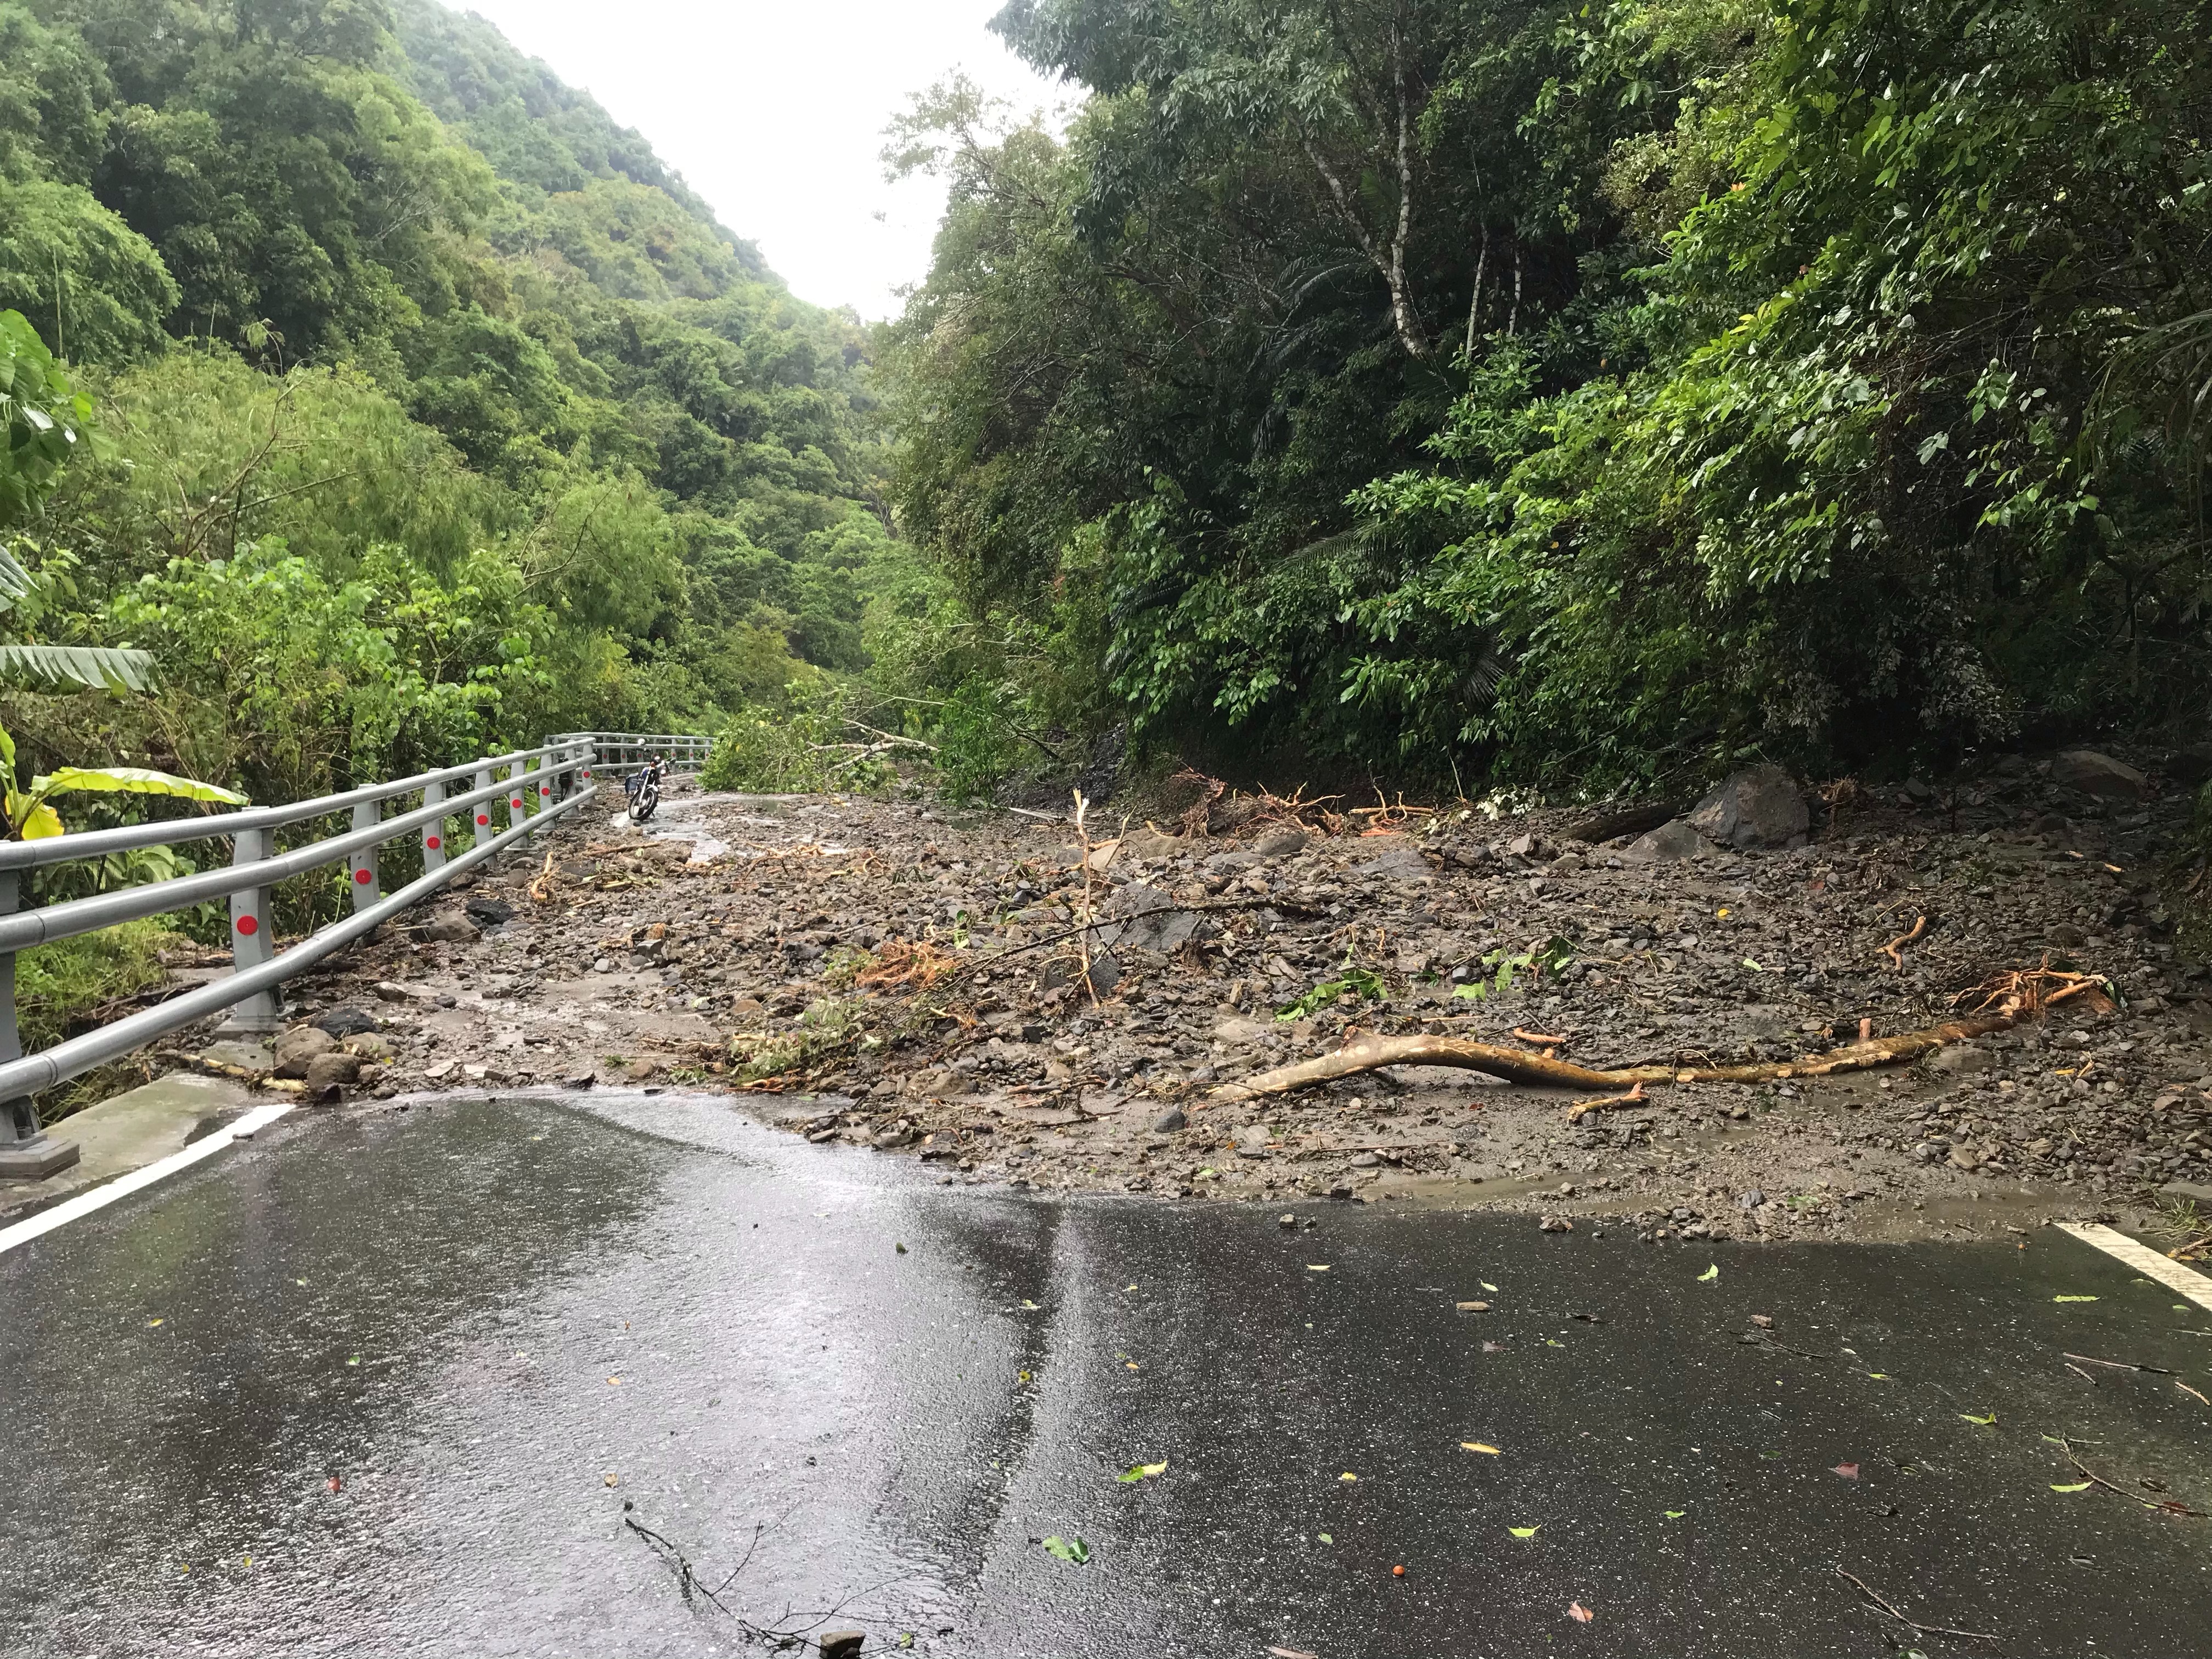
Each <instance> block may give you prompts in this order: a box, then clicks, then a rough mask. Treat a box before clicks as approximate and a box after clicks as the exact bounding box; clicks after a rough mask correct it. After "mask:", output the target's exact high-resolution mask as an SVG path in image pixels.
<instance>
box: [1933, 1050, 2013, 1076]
mask: <svg viewBox="0 0 2212 1659" xmlns="http://www.w3.org/2000/svg"><path fill="white" fill-rule="evenodd" d="M1996 1063H1997V1061H1996V1055H1995V1054H1991V1053H1990V1051H1989V1050H1988V1049H1986V1048H1971V1047H1969V1046H1967V1045H1966V1044H1965V1043H1955V1042H1954V1043H1947V1044H1945V1045H1944V1046H1943V1047H1942V1048H1938V1049H1937V1050H1936V1052H1935V1053H1934V1054H1931V1055H1930V1056H1929V1060H1928V1069H1929V1071H1931V1072H1942V1073H1946V1074H1962V1073H1969V1072H1986V1071H1988V1070H1989V1069H1990V1067H1991V1066H1995V1065H1996Z"/></svg>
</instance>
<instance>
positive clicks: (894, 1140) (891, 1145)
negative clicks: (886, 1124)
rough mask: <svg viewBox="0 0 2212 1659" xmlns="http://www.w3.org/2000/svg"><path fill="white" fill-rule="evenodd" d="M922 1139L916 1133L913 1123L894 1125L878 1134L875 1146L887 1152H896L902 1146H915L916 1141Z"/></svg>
mask: <svg viewBox="0 0 2212 1659" xmlns="http://www.w3.org/2000/svg"><path fill="white" fill-rule="evenodd" d="M919 1139H921V1136H920V1135H918V1134H916V1133H915V1131H914V1125H912V1124H911V1123H906V1122H899V1123H894V1124H892V1125H891V1127H890V1128H888V1129H884V1130H882V1131H880V1132H878V1134H877V1136H876V1138H875V1143H874V1144H875V1145H876V1146H880V1147H882V1148H883V1149H884V1151H885V1152H896V1151H897V1150H898V1149H899V1148H900V1147H902V1146H913V1145H914V1143H915V1141H917V1140H919Z"/></svg>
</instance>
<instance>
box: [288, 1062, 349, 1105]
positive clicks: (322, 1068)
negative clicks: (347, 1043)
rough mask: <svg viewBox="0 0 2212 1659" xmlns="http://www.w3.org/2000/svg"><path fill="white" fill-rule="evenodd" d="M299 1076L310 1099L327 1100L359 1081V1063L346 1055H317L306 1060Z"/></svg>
mask: <svg viewBox="0 0 2212 1659" xmlns="http://www.w3.org/2000/svg"><path fill="white" fill-rule="evenodd" d="M300 1076H301V1080H302V1081H304V1082H305V1083H306V1084H307V1093H308V1095H309V1096H310V1097H313V1098H314V1099H316V1100H327V1099H329V1098H330V1097H331V1096H333V1095H335V1094H337V1091H339V1090H340V1089H342V1088H344V1087H345V1086H347V1085H349V1084H354V1083H357V1082H359V1081H360V1080H361V1061H360V1060H358V1059H356V1057H355V1056H354V1055H352V1054H338V1053H331V1054H317V1055H315V1056H314V1058H313V1059H312V1060H308V1062H307V1066H306V1067H305V1068H304V1069H303V1070H302V1071H301V1073H300Z"/></svg>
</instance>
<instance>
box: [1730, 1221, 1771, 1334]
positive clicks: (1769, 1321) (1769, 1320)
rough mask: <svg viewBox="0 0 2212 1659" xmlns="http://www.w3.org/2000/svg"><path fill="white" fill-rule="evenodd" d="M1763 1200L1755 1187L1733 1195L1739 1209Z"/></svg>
mask: <svg viewBox="0 0 2212 1659" xmlns="http://www.w3.org/2000/svg"><path fill="white" fill-rule="evenodd" d="M1765 1202H1766V1194H1765V1193H1763V1192H1761V1191H1759V1188H1756V1187H1753V1188H1751V1189H1750V1190H1749V1191H1748V1192H1741V1193H1738V1194H1736V1195H1735V1203H1736V1207H1737V1208H1738V1209H1740V1210H1755V1209H1757V1208H1758V1207H1759V1206H1760V1205H1762V1204H1764V1203H1765ZM1768 1323H1769V1324H1771V1323H1772V1321H1771V1320H1769V1321H1768Z"/></svg>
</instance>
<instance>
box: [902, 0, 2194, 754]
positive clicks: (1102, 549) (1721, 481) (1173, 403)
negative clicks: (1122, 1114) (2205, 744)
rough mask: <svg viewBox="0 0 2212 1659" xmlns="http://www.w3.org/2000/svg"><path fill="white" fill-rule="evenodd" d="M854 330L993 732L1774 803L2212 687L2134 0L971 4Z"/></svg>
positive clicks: (2163, 706)
mask: <svg viewBox="0 0 2212 1659" xmlns="http://www.w3.org/2000/svg"><path fill="white" fill-rule="evenodd" d="M994 27H996V28H997V29H998V30H999V31H1000V33H1001V34H1003V35H1004V36H1005V37H1006V40H1008V41H1009V42H1010V43H1011V44H1012V45H1013V46H1015V47H1016V49H1018V51H1019V52H1021V53H1023V55H1024V56H1025V57H1027V58H1029V59H1030V61H1031V62H1033V63H1034V64H1036V65H1037V66H1038V67H1039V68H1041V69H1042V70H1048V71H1049V72H1052V73H1055V74H1057V75H1060V76H1063V77H1065V78H1066V80H1067V81H1068V82H1071V83H1072V84H1073V86H1074V87H1075V88H1079V89H1080V90H1081V91H1082V92H1083V93H1084V94H1085V103H1084V105H1083V107H1082V109H1081V112H1080V114H1079V117H1078V118H1077V119H1076V120H1075V122H1074V124H1073V127H1072V128H1071V129H1070V130H1069V131H1068V132H1067V133H1066V137H1065V138H1064V140H1063V139H1061V138H1059V137H1054V135H1053V134H1051V133H1050V132H1048V131H1046V130H1045V129H1043V128H1042V127H1041V126H1040V125H1036V124H1034V123H1029V124H1023V123H1018V122H1015V121H1012V120H1010V119H1009V118H1007V117H1006V113H1005V112H994V111H992V110H990V109H989V108H987V106H985V105H984V103H983V102H982V100H980V99H978V98H977V97H976V96H975V94H974V93H973V91H972V89H970V88H965V87H963V86H961V85H958V84H957V83H955V84H952V85H949V86H947V87H945V88H939V91H938V92H937V93H936V94H933V95H932V96H931V97H929V98H927V99H924V100H921V101H920V103H919V104H918V105H917V106H916V109H915V113H914V116H913V118H912V119H911V120H910V121H909V122H908V125H907V130H906V131H904V133H903V134H902V137H901V142H900V148H899V151H898V154H897V156H896V159H897V160H898V161H900V162H901V163H902V164H903V165H906V166H908V167H927V168H933V169H935V170H938V171H939V172H941V173H944V174H945V175H946V176H947V177H949V179H950V180H951V185H952V206H951V211H950V214H949V216H948V217H947V219H946V222H945V227H944V229H943V232H942V234H941V235H940V238H939V243H938V246H937V252H936V260H935V265H934V269H933V271H932V273H931V275H930V276H929V278H928V281H927V283H926V284H925V285H924V286H923V287H922V289H921V290H920V292H919V293H918V294H917V295H915V300H914V302H913V304H912V305H911V306H910V307H909V308H908V312H907V314H906V316H905V318H904V319H903V320H902V322H901V323H900V325H898V326H897V329H896V354H895V355H896V366H897V368H898V370H899V374H898V376H897V378H896V386H897V387H898V391H897V397H898V399H899V415H898V437H899V446H900V464H899V469H898V485H897V493H898V499H899V501H900V505H901V508H902V513H903V515H904V522H905V524H906V526H907V527H908V529H909V530H910V531H911V532H912V533H914V534H915V536H916V537H917V538H920V539H921V540H922V541H923V543H924V544H926V545H927V547H928V548H929V549H930V550H933V553H934V554H935V555H936V556H938V557H939V559H941V560H942V561H943V562H944V563H945V566H946V568H948V569H949V570H950V571H951V573H953V574H955V575H956V576H957V580H959V583H960V585H961V587H962V591H963V594H964V595H965V596H966V602H967V604H968V605H969V607H970V608H971V609H972V610H973V611H975V612H976V613H977V614H979V615H988V616H990V617H994V619H995V620H994V629H995V632H996V634H997V635H998V636H999V637H1000V638H1002V639H1004V640H1006V641H1008V642H1009V643H1008V645H1007V647H1006V651H1007V659H1008V661H1010V662H1012V661H1015V660H1024V661H1025V662H1026V664H1027V666H1026V667H1025V669H1024V672H1023V673H1022V674H1021V675H1020V676H1019V678H1020V681H1021V683H1022V684H1024V685H1025V686H1030V687H1036V688H1039V690H1036V691H1035V692H1025V693H1024V696H1026V697H1027V698H1028V702H1026V703H1024V702H1022V701H1021V700H1020V699H1012V700H1008V701H1006V702H1005V704H1004V706H1005V707H1006V708H1007V709H1008V710H1009V711H1010V712H1009V714H1008V718H1009V719H1010V720H1020V719H1022V718H1024V717H1025V713H1026V715H1027V717H1030V718H1034V717H1035V715H1036V711H1037V710H1039V709H1041V708H1047V707H1049V708H1054V709H1063V710H1064V709H1078V710H1088V711H1090V712H1091V717H1092V718H1096V719H1100V720H1110V719H1114V718H1119V717H1122V716H1127V717H1129V718H1132V719H1133V720H1135V721H1136V722H1137V725H1138V726H1139V730H1140V732H1151V733H1152V734H1155V736H1156V738H1157V739H1158V740H1159V741H1162V742H1164V743H1166V744H1170V745H1180V746H1183V747H1185V748H1191V747H1196V748H1199V749H1200V750H1205V751H1209V752H1211V753H1212V754H1214V755H1217V756H1219V757H1222V762H1223V764H1225V765H1242V766H1246V767H1248V768H1249V766H1250V765H1251V764H1252V763H1253V762H1254V760H1255V757H1272V765H1273V768H1274V769H1275V770H1276V772H1277V773H1278V774H1283V773H1285V771H1286V770H1287V769H1296V768H1298V767H1303V766H1311V767H1315V768H1318V769H1322V770H1323V771H1326V772H1328V773H1331V774H1333V775H1336V776H1339V777H1357V776H1358V775H1362V774H1365V775H1375V776H1383V777H1389V776H1395V777H1398V778H1400V779H1406V780H1411V779H1414V778H1424V777H1425V778H1426V779H1427V780H1429V781H1433V782H1441V783H1444V784H1446V785H1449V783H1450V782H1451V781H1452V780H1454V779H1455V778H1456V779H1459V780H1462V781H1464V782H1466V783H1467V784H1468V785H1470V786H1471V785H1472V784H1473V782H1474V781H1475V780H1477V779H1480V778H1483V777H1489V778H1492V779H1499V780H1507V781H1518V782H1523V783H1535V784H1540V785H1543V786H1545V787H1551V788H1554V789H1564V790H1576V789H1590V788H1604V787H1614V786H1618V785H1620V784H1623V783H1632V782H1635V781H1651V780H1655V779H1672V780H1674V781H1676V782H1677V783H1683V782H1686V781H1690V780H1692V779H1695V778H1703V777H1708V776H1711V775H1713V774H1714V773H1716V772H1717V771H1719V770H1722V769H1725V768H1726V767H1727V766H1729V765H1730V764H1732V763H1735V762H1736V761H1737V760H1739V759H1741V758H1742V757H1747V756H1749V755H1753V754H1759V755H1764V756H1765V757H1768V758H1771V759H1776V760H1781V761H1785V762H1789V763H1793V764H1796V765H1798V766H1801V767H1803V768H1805V769H1811V770H1814V771H1817V772H1820V773H1821V774H1823V775H1830V776H1833V775H1838V774H1839V773H1842V772H1844V771H1846V770H1850V769H1867V768H1873V769H1877V770H1879V769H1895V772H1894V775H1899V776H1901V775H1903V770H1904V769H1905V768H1908V767H1911V766H1914V765H1924V764H1927V763H1930V762H1931V761H1932V762H1936V763H1942V762H1944V761H1947V760H1949V759H1954V758H1955V757H1958V756H1959V755H1960V753H1962V752H1963V751H1966V750H1972V749H1975V748H1978V747H1987V746H1989V745H1991V744H2005V743H2009V742H2012V741H2015V740H2016V739H2018V738H2020V737H2021V735H2022V734H2035V733H2039V734H2040V735H2041V736H2042V737H2043V738H2046V739H2047V738H2053V737H2057V736H2061V735H2066V734H2086V733H2090V732H2098V731H2111V730H2115V729H2117V730H2120V731H2124V732H2130V733H2136V734H2144V735H2149V736H2152V737H2154V738H2162V739H2165V740H2167V741H2186V740H2190V739H2191V738H2194V737H2196V736H2197V735H2200V734H2201V732H2202V731H2203V723H2204V721H2205V719H2206V715H2207V712H2208V701H2209V700H2212V651H2208V645H2212V639H2208V633H2207V629H2208V626H2209V625H2212V603H2208V602H2212V563H2208V561H2207V557H2206V535H2205V528H2204V519H2203V506H2202V503H2203V449H2204V436H2205V433H2206V430H2207V428H2206V426H2205V424H2204V422H2203V418H2202V416H2203V386H2204V384H2205V383H2206V380H2207V375H2208V371H2212V320H2208V319H2212V280H2208V275H2207V273H2208V271H2212V265H2208V264H2207V262H2206V258H2205V254H2206V252H2207V246H2208V232H2212V194H2209V193H2208V191H2212V151H2208V149H2206V144H2207V141H2208V140H2212V20H2208V17H2207V15H2206V12H2205V10H2204V9H2203V7H2202V6H2201V5H2198V4H2193V3H2186V0H2116V3H2101V4H2097V5H2081V4H2078V3H2075V0H1996V3H1972V4H1967V3H1955V0H1609V3H1608V0H1599V3H1590V4H1585V3H1582V0H1327V3H1322V0H1207V3H1203V4H1189V5H1186V4H1180V3H1163V0H1011V3H1009V4H1007V5H1006V9H1004V10H1003V11H1002V12H1001V13H1000V15H999V18H998V20H997V22H996V23H995V25H994Z"/></svg>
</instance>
